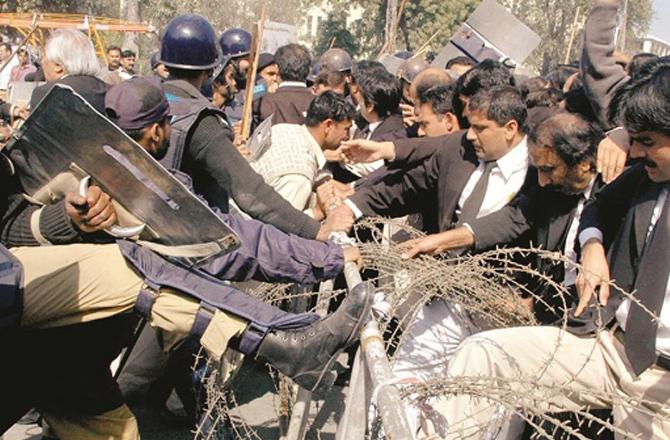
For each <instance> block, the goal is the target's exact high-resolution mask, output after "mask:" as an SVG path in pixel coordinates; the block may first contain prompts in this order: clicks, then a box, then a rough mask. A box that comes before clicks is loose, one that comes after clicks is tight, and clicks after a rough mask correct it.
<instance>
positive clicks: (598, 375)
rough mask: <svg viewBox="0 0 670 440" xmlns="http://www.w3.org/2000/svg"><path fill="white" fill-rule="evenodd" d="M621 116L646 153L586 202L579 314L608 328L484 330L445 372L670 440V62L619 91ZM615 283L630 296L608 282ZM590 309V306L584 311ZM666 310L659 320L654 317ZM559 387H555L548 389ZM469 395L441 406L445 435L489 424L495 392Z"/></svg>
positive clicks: (635, 150) (521, 401)
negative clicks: (583, 331)
mask: <svg viewBox="0 0 670 440" xmlns="http://www.w3.org/2000/svg"><path fill="white" fill-rule="evenodd" d="M619 93H621V94H622V97H621V98H622V99H618V100H617V102H619V103H620V108H619V109H618V110H619V111H618V113H619V115H620V116H621V117H622V120H623V121H624V125H625V127H626V129H627V130H628V131H629V133H631V139H632V145H631V157H633V158H637V159H640V160H642V163H641V164H638V165H636V166H633V167H631V168H630V169H629V170H627V171H626V172H624V173H623V174H622V175H621V176H620V177H619V178H618V179H617V180H616V181H614V182H613V183H611V184H610V185H608V186H607V187H606V188H604V189H602V190H601V191H600V192H599V193H598V194H597V195H596V196H595V197H594V199H593V200H592V201H591V202H590V203H589V204H588V205H587V206H586V207H585V209H584V213H583V214H582V218H581V223H580V232H579V241H580V244H581V249H582V251H581V252H582V256H581V263H582V271H581V272H580V274H579V276H578V278H577V288H578V292H579V295H580V303H579V305H578V307H577V310H576V312H575V314H576V315H577V316H583V313H584V311H585V310H589V311H593V307H595V306H594V304H593V303H594V302H593V301H591V299H592V297H593V294H594V293H597V296H598V299H599V303H600V304H601V305H602V306H603V307H604V308H603V310H601V313H593V314H592V315H593V317H594V319H597V320H598V321H599V323H600V324H602V325H605V326H606V329H602V330H599V331H597V332H596V334H595V336H593V337H586V336H581V337H578V336H575V335H572V334H570V333H567V332H564V331H562V330H561V329H559V328H557V327H533V328H510V329H502V330H494V331H490V332H484V333H480V334H478V335H476V336H474V337H471V338H469V339H467V340H466V341H465V342H464V343H463V344H462V345H461V347H460V348H459V350H458V351H457V352H456V354H455V356H454V358H453V359H452V361H451V363H450V365H449V371H448V374H449V375H450V376H451V377H453V378H454V380H458V377H461V376H470V377H472V376H476V377H479V378H480V379H481V380H483V381H486V380H489V379H490V380H492V381H496V383H501V380H502V382H506V381H505V379H521V380H513V381H512V382H509V383H510V388H511V390H512V392H513V393H514V395H515V396H518V399H516V401H515V402H514V404H516V405H524V406H526V407H531V408H532V409H535V410H540V411H542V410H551V411H556V410H557V409H563V410H569V411H576V410H579V409H584V408H585V407H587V406H588V407H590V408H608V407H611V408H612V413H613V417H614V426H615V427H616V428H618V429H621V430H622V432H624V433H626V434H628V435H638V436H639V438H645V439H646V438H654V439H667V438H670V395H669V394H668V392H667V390H668V389H670V358H669V357H668V356H670V338H669V337H668V336H669V335H670V332H669V331H668V328H669V327H670V316H669V312H670V306H668V307H666V305H667V304H666V303H667V302H668V300H669V299H670V289H669V288H668V287H669V286H668V278H669V274H670V259H669V258H668V254H667V250H668V246H669V245H670V215H669V212H668V211H669V210H670V203H668V200H667V198H668V187H667V185H668V182H670V66H658V67H657V68H656V69H653V70H652V71H651V72H650V73H649V74H646V75H642V76H640V77H639V78H636V79H635V80H632V81H631V82H630V83H628V84H626V85H625V86H623V87H622V89H621V91H620V92H619ZM611 280H614V282H616V284H617V285H618V286H620V288H621V289H623V291H629V292H630V291H633V292H634V294H633V295H632V296H629V295H624V294H623V293H622V291H621V290H619V289H614V288H612V287H611V286H610V282H611ZM587 307H588V309H587ZM654 317H657V318H658V319H654ZM545 386H548V387H553V389H554V391H552V392H550V393H547V392H546V391H542V389H543V387H545ZM491 397H492V399H486V398H479V397H478V398H476V399H475V398H472V397H470V396H466V395H463V394H456V395H454V396H450V397H445V398H441V399H438V400H436V401H435V402H434V405H433V407H434V408H435V409H437V410H438V411H439V412H440V413H441V414H443V415H444V416H445V418H446V421H448V431H449V433H448V435H447V434H446V431H445V432H442V434H443V435H444V436H446V437H447V438H458V437H459V435H462V434H463V433H464V432H466V431H467V432H470V433H473V432H476V431H477V430H478V429H481V428H484V429H488V428H491V425H490V422H491V421H492V420H496V419H497V420H499V419H500V418H499V417H494V414H496V413H498V414H500V412H499V408H498V405H497V402H499V400H498V401H497V400H496V399H497V398H499V397H500V396H499V395H497V396H491Z"/></svg>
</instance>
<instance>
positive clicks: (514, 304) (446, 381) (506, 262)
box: [196, 218, 670, 439]
mask: <svg viewBox="0 0 670 440" xmlns="http://www.w3.org/2000/svg"><path fill="white" fill-rule="evenodd" d="M389 228H390V229H395V230H396V231H397V232H400V235H401V236H403V237H404V238H405V239H406V238H407V237H409V238H417V237H421V236H422V235H423V234H422V233H421V232H420V231H418V230H416V229H414V228H411V227H409V226H407V225H403V224H401V223H399V222H398V221H396V220H389V219H383V218H370V219H364V220H363V221H361V222H359V223H358V224H357V226H356V229H355V231H354V232H355V236H356V238H357V241H358V247H359V249H360V252H361V256H362V258H363V261H364V264H365V267H366V269H367V270H368V271H372V273H373V275H372V276H371V277H370V281H371V282H373V283H375V285H376V287H377V290H378V291H380V292H383V294H384V298H385V302H386V305H387V308H386V310H387V313H388V315H389V316H387V318H389V319H386V320H385V321H383V323H384V324H385V325H387V339H388V341H387V344H388V348H389V351H390V352H393V351H394V350H395V348H397V346H398V345H401V344H403V342H404V337H405V335H407V334H408V333H409V332H408V331H407V330H408V329H409V328H411V326H412V325H413V322H414V319H415V317H416V314H417V312H418V310H419V309H420V308H421V307H422V306H423V305H424V304H426V303H429V302H430V301H435V300H437V299H440V300H444V301H446V302H448V303H450V304H457V305H458V306H460V307H461V308H462V309H463V310H464V311H465V312H466V313H467V314H468V316H469V317H470V318H471V319H472V320H473V322H475V323H476V327H477V328H478V330H489V329H496V328H507V327H518V326H536V325H538V321H537V320H536V318H535V317H534V314H533V312H532V311H531V308H529V306H528V303H527V302H525V301H524V300H523V299H522V297H526V298H530V299H532V301H533V302H534V303H535V304H536V305H542V306H544V307H545V308H546V309H547V310H548V311H549V312H551V313H553V314H554V315H556V316H557V317H558V319H557V321H556V325H557V326H558V327H559V328H561V330H562V331H560V332H558V335H557V339H556V340H555V341H553V342H552V343H553V344H554V345H555V347H556V348H555V350H554V351H551V350H550V351H549V356H548V357H547V359H545V360H544V362H542V363H541V367H540V368H539V369H538V371H536V372H534V374H533V375H532V377H516V378H511V379H510V378H503V379H501V378H496V379H490V378H484V377H458V378H449V377H439V378H430V379H427V380H424V381H423V382H420V383H415V384H412V385H408V386H403V396H404V399H405V400H406V402H407V404H411V405H418V406H424V405H425V404H426V402H429V401H430V400H431V399H435V398H440V397H443V398H444V397H448V396H453V395H468V396H472V397H474V398H477V399H489V400H491V401H492V402H494V403H496V404H497V405H498V406H499V407H501V408H503V409H504V412H505V414H507V415H510V414H517V415H518V416H519V417H521V418H522V419H523V420H525V421H526V422H527V423H528V424H529V425H530V426H532V427H533V429H534V430H535V434H533V435H534V436H535V437H537V438H548V439H553V438H555V437H554V436H556V435H557V432H559V431H560V432H561V435H562V436H563V437H564V438H576V439H586V438H588V437H585V436H584V434H583V433H581V432H580V430H579V429H580V428H579V427H581V426H583V425H579V424H576V425H575V424H571V423H568V422H566V421H565V420H564V419H562V418H561V417H559V416H557V414H558V413H561V412H565V411H567V410H569V412H570V413H571V414H573V415H574V418H576V419H577V421H578V422H583V423H585V424H586V425H587V426H590V425H594V424H595V425H598V426H600V427H601V428H600V429H601V430H605V429H607V430H610V431H612V432H614V433H615V434H616V435H617V436H619V437H621V438H636V436H635V435H634V434H633V433H630V432H625V431H624V430H623V429H622V428H620V427H618V426H615V425H613V424H612V422H610V421H609V420H607V419H606V418H602V417H599V416H596V415H594V413H592V412H591V411H590V410H591V408H588V407H586V408H578V409H575V408H562V407H560V406H558V405H555V404H554V405H549V404H548V403H547V396H552V395H558V394H560V393H575V392H580V393H583V394H584V393H588V394H589V395H590V396H591V397H593V398H594V399H601V400H602V401H603V402H614V403H615V404H616V405H619V406H622V407H627V408H629V409H630V410H637V411H642V412H649V410H648V409H646V407H647V406H649V405H651V402H648V401H645V400H642V399H635V398H626V397H623V396H621V395H619V394H617V393H616V392H611V393H605V392H601V391H594V390H589V391H585V390H583V389H582V388H579V389H577V388H576V387H575V386H574V382H575V381H576V380H577V377H578V376H579V374H574V375H573V376H572V377H571V378H569V380H566V381H564V382H563V383H557V384H555V385H551V386H549V385H546V384H544V385H539V384H538V378H540V377H542V376H543V375H544V374H546V372H547V370H548V369H549V368H550V366H551V365H552V363H553V362H554V361H555V356H556V353H557V350H558V347H560V346H561V344H562V338H563V336H564V335H566V334H567V332H566V331H565V330H566V329H567V324H568V320H569V314H568V312H569V310H570V307H571V306H572V305H573V303H574V300H575V297H574V294H572V293H571V292H570V290H569V289H568V288H567V287H566V286H564V285H563V283H561V282H558V281H556V280H554V279H553V278H552V277H551V276H549V275H547V273H545V271H543V270H542V269H540V267H541V266H542V264H538V263H543V264H545V265H564V266H565V267H566V269H576V268H578V265H577V264H575V263H574V262H573V261H571V260H570V259H568V258H566V257H565V256H564V255H562V254H561V253H560V252H552V251H547V250H544V249H541V248H533V247H531V248H519V247H511V248H497V249H492V250H490V251H487V252H482V253H480V254H476V255H447V256H444V257H431V256H426V255H422V256H419V257H418V258H415V259H406V258H403V256H402V252H401V250H400V249H399V248H398V244H399V243H396V242H395V241H394V239H393V238H391V237H389V234H384V230H385V229H386V230H388V229H389ZM363 230H365V231H366V233H365V236H366V237H367V238H366V239H365V241H363V240H361V238H362V234H361V231H363ZM611 286H612V288H613V289H615V290H617V291H618V292H619V293H621V294H622V295H623V296H624V297H625V298H627V299H630V300H631V301H632V302H633V303H636V304H639V305H640V306H641V307H642V308H643V310H645V311H646V312H647V313H649V314H650V315H651V316H652V318H653V319H658V317H657V316H654V314H653V313H652V312H651V311H650V310H648V309H647V308H645V307H644V306H643V305H641V304H640V303H639V301H638V300H637V299H636V298H635V297H634V296H633V295H631V294H630V293H627V292H624V291H622V290H621V289H620V288H618V287H617V286H616V285H615V284H614V283H611ZM546 292H551V293H550V294H549V296H547V293H546ZM248 293H249V294H250V295H252V296H254V297H256V298H260V299H262V300H263V301H266V302H269V303H272V304H282V303H286V302H287V301H291V300H295V299H298V298H310V297H312V296H313V295H315V294H314V293H313V292H305V291H299V290H298V289H296V288H295V287H294V286H292V285H290V284H269V283H262V284H259V285H257V286H255V287H253V288H251V289H249V290H248ZM344 293H345V290H344V289H336V290H331V291H325V292H323V291H322V292H320V293H319V295H320V297H321V298H320V301H330V300H331V299H333V298H336V297H338V296H340V295H343V294H344ZM408 303H409V307H408ZM401 307H405V308H406V309H408V310H409V312H408V313H405V315H404V316H403V317H401V318H398V319H397V324H398V325H395V326H392V325H391V322H392V320H391V319H390V317H391V316H393V315H394V314H395V312H396V311H397V310H399V309H400V308H401ZM595 307H597V309H596V311H595V313H597V314H598V313H600V309H599V308H598V306H597V305H595ZM594 350H595V344H594ZM592 355H593V352H592V353H591V354H589V356H587V358H586V359H584V360H583V361H582V362H583V366H582V367H581V368H586V365H587V364H588V358H590V357H591V356H592ZM203 356H205V355H204V354H203ZM201 361H202V359H201ZM206 364H207V365H208V367H209V368H208V371H209V374H208V375H206V376H204V377H203V379H202V380H203V382H202V383H203V386H204V387H205V389H206V394H207V399H205V401H206V404H205V406H204V408H203V412H204V414H205V415H206V417H205V420H208V424H209V425H208V429H209V431H207V432H208V433H210V434H207V435H204V433H205V431H204V430H201V427H199V428H198V430H197V431H196V438H198V439H210V438H218V437H212V436H211V432H212V429H211V428H212V426H216V425H217V424H224V423H225V424H226V425H227V427H228V429H229V430H230V432H232V433H234V435H235V436H236V438H240V439H260V438H262V437H261V436H260V435H259V434H258V433H257V432H256V431H255V430H254V428H253V427H252V426H251V425H250V424H249V423H248V422H247V421H246V420H245V419H244V417H242V416H241V413H240V412H239V411H238V409H239V405H238V403H237V400H236V398H235V393H236V391H237V390H236V389H235V387H234V386H231V381H230V380H228V378H226V377H223V376H222V375H221V372H220V368H221V365H220V361H219V360H215V359H211V358H207V359H206ZM269 371H270V373H269V374H270V375H271V376H272V375H274V376H276V373H273V372H272V369H269ZM577 371H578V372H581V370H580V369H579V368H578V369H577ZM280 382H281V381H280V380H279V379H277V378H276V377H275V379H274V380H273V384H274V385H275V392H276V393H277V394H279V395H280V396H281V397H280V398H279V401H280V402H281V403H280V404H277V402H275V405H274V406H275V413H276V414H277V420H279V419H280V417H281V416H282V415H283V416H284V417H286V416H288V414H287V413H288V412H290V411H287V406H289V407H290V405H291V404H292V402H293V401H294V399H295V395H294V393H293V391H292V387H290V386H286V385H285V384H284V385H281V386H279V385H277V384H278V383H280ZM279 388H281V391H280V389H279ZM275 400H277V399H275ZM548 405H549V406H548ZM664 411H666V413H670V411H668V410H667V409H664ZM232 415H235V416H234V417H233V416H232ZM655 417H659V416H657V415H655ZM501 418H503V417H501ZM201 425H202V424H201ZM547 426H551V427H552V428H551V429H549V428H547ZM491 429H492V428H491V426H479V427H478V428H477V429H476V430H475V431H476V432H473V433H471V437H472V438H480V437H482V436H483V435H485V434H486V433H487V432H490V430H491ZM379 432H380V435H383V427H382V428H381V429H380V430H379ZM198 435H200V436H198ZM317 435H318V433H317ZM566 436H567V437H566Z"/></svg>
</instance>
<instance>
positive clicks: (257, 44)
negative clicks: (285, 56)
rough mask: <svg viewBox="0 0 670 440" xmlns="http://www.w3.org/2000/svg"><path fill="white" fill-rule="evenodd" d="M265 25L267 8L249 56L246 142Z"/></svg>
mask: <svg viewBox="0 0 670 440" xmlns="http://www.w3.org/2000/svg"><path fill="white" fill-rule="evenodd" d="M264 25H265V6H263V9H262V10H261V19H260V21H259V22H258V24H257V25H256V28H255V29H254V32H253V38H252V44H251V53H250V54H249V61H250V64H251V65H250V66H249V71H248V72H247V90H246V93H245V94H244V107H243V108H242V127H241V128H242V133H241V136H240V137H241V139H242V141H244V142H246V141H247V140H248V139H249V135H250V134H251V133H250V131H251V108H252V107H251V106H252V104H253V99H254V84H255V82H256V70H257V68H258V56H259V55H260V52H261V44H263V26H264Z"/></svg>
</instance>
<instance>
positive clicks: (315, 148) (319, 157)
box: [301, 124, 326, 169]
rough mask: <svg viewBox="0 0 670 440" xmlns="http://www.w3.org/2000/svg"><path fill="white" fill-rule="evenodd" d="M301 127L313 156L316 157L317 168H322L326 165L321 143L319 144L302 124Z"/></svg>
mask: <svg viewBox="0 0 670 440" xmlns="http://www.w3.org/2000/svg"><path fill="white" fill-rule="evenodd" d="M301 127H302V129H303V131H304V136H305V140H306V141H307V144H308V145H309V148H310V149H311V150H312V152H313V153H314V157H315V158H316V165H317V167H318V168H319V169H322V168H323V167H325V166H326V156H325V155H324V154H323V150H322V149H321V145H319V143H318V142H317V141H316V139H314V136H312V133H310V132H309V130H308V129H307V127H306V126H305V125H304V124H303V125H301Z"/></svg>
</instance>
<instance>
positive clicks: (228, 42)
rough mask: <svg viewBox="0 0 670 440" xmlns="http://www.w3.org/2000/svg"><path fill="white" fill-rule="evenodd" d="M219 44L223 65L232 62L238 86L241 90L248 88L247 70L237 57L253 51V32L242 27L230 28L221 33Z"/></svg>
mask: <svg viewBox="0 0 670 440" xmlns="http://www.w3.org/2000/svg"><path fill="white" fill-rule="evenodd" d="M219 45H220V46H221V53H222V54H223V66H225V65H226V64H228V63H229V62H232V63H233V65H234V67H235V72H234V74H235V81H237V85H238V87H239V88H240V90H243V89H246V87H247V86H246V83H247V70H246V67H245V66H242V64H241V63H240V62H239V61H237V60H236V58H241V57H244V56H247V55H249V53H250V52H251V34H250V33H249V32H247V31H245V30H244V29H240V28H231V29H228V30H226V31H225V32H224V33H222V34H221V37H220V38H219Z"/></svg>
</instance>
